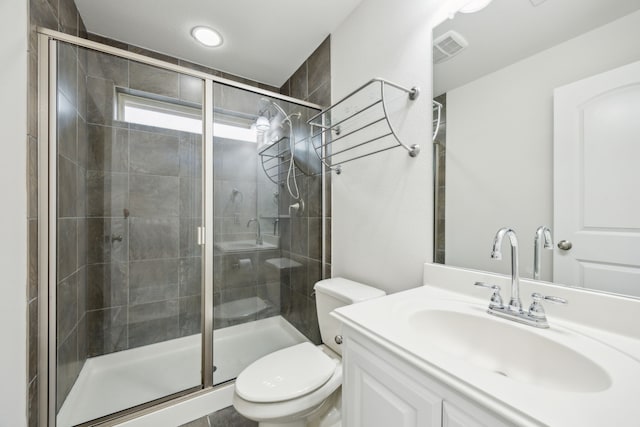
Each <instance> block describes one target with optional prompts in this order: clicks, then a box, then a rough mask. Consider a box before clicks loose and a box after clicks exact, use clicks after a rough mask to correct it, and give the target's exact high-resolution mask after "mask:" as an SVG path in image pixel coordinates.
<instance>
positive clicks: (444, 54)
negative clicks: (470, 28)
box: [433, 31, 469, 64]
mask: <svg viewBox="0 0 640 427" xmlns="http://www.w3.org/2000/svg"><path fill="white" fill-rule="evenodd" d="M468 45H469V43H467V41H466V40H465V39H464V37H462V36H461V35H460V34H458V33H456V32H455V31H447V32H446V33H444V34H443V35H441V36H440V37H438V38H437V39H435V40H434V41H433V63H434V64H439V63H441V62H444V61H446V60H448V59H450V58H453V57H454V56H456V55H457V54H459V53H460V52H462V50H463V49H464V48H465V47H467V46H468Z"/></svg>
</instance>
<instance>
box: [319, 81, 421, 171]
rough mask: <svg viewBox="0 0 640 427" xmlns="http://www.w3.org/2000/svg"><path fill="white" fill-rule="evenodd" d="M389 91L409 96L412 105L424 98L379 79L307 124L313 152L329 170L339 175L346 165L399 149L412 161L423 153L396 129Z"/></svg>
mask: <svg viewBox="0 0 640 427" xmlns="http://www.w3.org/2000/svg"><path fill="white" fill-rule="evenodd" d="M386 87H391V88H394V89H396V90H397V91H399V93H400V94H403V93H404V94H403V95H408V97H409V100H411V101H413V100H415V99H416V98H418V95H419V94H420V90H419V89H418V88H417V87H412V88H411V89H407V88H405V87H403V86H400V85H397V84H395V83H392V82H390V81H388V80H385V79H381V78H375V79H372V80H370V81H369V82H367V83H365V84H364V85H362V86H360V87H359V88H358V89H356V90H354V91H353V92H351V93H350V94H349V95H347V96H345V97H344V98H342V99H341V100H340V101H338V102H336V103H335V104H333V105H331V106H330V107H328V108H326V109H324V110H322V111H321V112H320V113H318V114H316V115H315V116H313V117H311V118H310V119H309V120H308V121H307V124H309V125H311V135H312V136H311V137H310V138H309V139H310V140H311V144H312V145H313V149H314V151H315V153H316V154H317V155H318V157H319V158H320V161H322V163H323V164H324V165H325V166H326V167H328V168H329V169H331V170H335V171H336V172H337V173H338V174H339V173H340V172H341V170H342V166H341V165H343V164H345V163H348V162H351V161H353V160H357V159H360V158H363V157H367V156H370V155H373V154H377V153H381V152H383V151H387V150H391V149H392V148H397V147H402V148H404V149H405V150H407V152H408V153H409V156H411V157H416V156H417V155H418V154H419V153H420V147H419V146H418V145H417V144H414V145H411V146H409V145H406V144H404V143H403V142H402V141H401V140H400V138H399V136H398V134H397V132H396V130H395V129H394V127H393V124H392V123H391V120H390V118H389V112H388V108H389V107H388V99H387V96H388V94H387V93H386V91H385V88H386ZM316 129H320V131H318V132H316ZM338 142H340V145H338V144H337V143H338ZM372 143H373V144H372ZM369 144H371V145H369Z"/></svg>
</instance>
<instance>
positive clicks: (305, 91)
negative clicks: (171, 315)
mask: <svg viewBox="0 0 640 427" xmlns="http://www.w3.org/2000/svg"><path fill="white" fill-rule="evenodd" d="M330 49H331V37H330V36H329V37H327V38H326V39H325V40H324V41H323V42H322V43H321V44H320V46H318V48H317V49H316V50H315V51H314V52H313V54H311V56H309V58H308V59H307V60H306V61H305V62H304V63H303V64H302V65H301V66H300V67H299V68H298V69H297V70H296V72H295V73H293V75H292V76H291V77H290V78H289V79H288V80H287V81H286V82H285V84H284V85H283V86H282V87H281V88H280V93H282V94H284V95H289V96H292V97H295V98H299V99H303V100H305V101H309V102H313V103H316V104H319V105H321V106H324V107H327V106H329V105H331V50H330ZM306 119H308V117H306V118H304V120H306ZM308 154H309V155H310V156H315V154H314V153H308ZM314 161H316V160H314ZM325 179H326V181H325V188H326V196H325V197H326V201H327V206H326V215H325V217H324V218H323V216H322V177H321V176H303V177H301V179H300V184H301V185H300V189H301V196H302V198H303V199H304V201H305V203H306V204H307V209H306V210H305V212H304V214H303V215H302V216H300V217H299V216H296V215H292V217H291V219H290V220H288V221H286V220H285V221H282V222H281V224H280V226H281V242H282V248H283V255H282V256H283V257H287V258H291V259H293V260H294V261H297V262H298V263H300V264H301V266H300V267H297V268H293V269H289V270H283V272H282V277H281V282H282V288H281V314H282V315H283V317H285V318H286V319H287V320H288V321H289V322H290V323H291V324H293V325H294V326H295V327H296V328H297V329H298V330H300V331H301V332H302V333H303V334H305V335H306V336H307V337H308V338H309V339H311V340H312V341H313V342H315V343H316V344H320V343H321V338H320V330H319V328H318V317H317V312H316V303H315V298H313V297H312V291H313V285H314V284H315V283H316V282H317V281H318V280H321V279H323V278H327V277H329V276H330V274H331V273H330V272H331V264H330V262H331V252H330V249H331V237H330V236H331V203H330V202H331V191H330V189H331V172H327V174H326V178H325ZM281 195H282V196H281V197H280V207H279V210H280V214H281V215H287V214H288V209H289V205H290V204H291V203H293V200H292V199H291V197H290V196H289V195H288V194H287V192H286V191H282V192H281ZM323 221H324V222H325V224H326V233H327V239H326V242H325V244H326V248H327V262H326V263H325V264H323V263H322V222H323Z"/></svg>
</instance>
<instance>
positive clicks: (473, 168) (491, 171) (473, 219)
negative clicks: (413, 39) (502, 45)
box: [445, 12, 640, 280]
mask: <svg viewBox="0 0 640 427" xmlns="http://www.w3.org/2000/svg"><path fill="white" fill-rule="evenodd" d="M638 28H640V12H636V13H634V14H631V15H629V16H627V17H624V18H622V19H619V20H617V21H614V22H613V23H610V24H608V25H606V26H604V27H600V28H598V29H596V30H593V31H591V32H589V33H586V34H584V35H582V36H580V37H577V38H575V39H572V40H569V41H567V42H565V43H562V44H560V45H558V46H555V47H553V48H551V49H548V50H546V51H544V52H541V53H539V54H536V55H534V56H531V57H529V58H527V59H525V60H523V61H520V62H518V63H516V64H513V65H511V66H508V67H506V68H503V69H502V70H499V71H497V72H494V73H492V74H490V75H487V76H485V77H482V78H480V79H478V80H476V81H474V82H471V83H469V84H467V85H464V86H462V87H460V88H457V89H454V90H451V91H449V92H448V94H447V168H446V174H447V176H446V185H447V195H446V214H445V215H446V231H445V232H446V263H447V264H449V265H454V266H463V267H469V268H475V269H479V270H488V271H497V272H507V271H509V270H510V261H509V259H510V258H509V255H508V254H507V255H506V256H505V257H504V258H503V261H502V262H497V261H493V260H491V259H490V258H489V254H490V250H491V242H492V239H493V236H494V235H495V232H496V231H497V230H498V229H499V228H500V227H504V226H510V227H513V228H514V229H515V230H516V232H518V237H519V241H520V249H521V251H520V264H521V273H522V274H523V275H524V276H527V277H531V276H532V269H533V238H534V233H535V230H536V228H537V227H538V226H540V225H548V226H553V224H552V223H553V203H552V202H553V89H554V88H556V87H558V86H562V85H565V84H568V83H570V82H573V81H576V80H579V79H582V78H585V77H588V76H592V75H594V74H598V73H601V72H604V71H607V70H610V69H612V68H615V67H619V66H621V65H624V64H628V63H630V62H633V61H637V60H640V44H639V43H638ZM506 159H508V161H507V160H506ZM555 237H557V238H556V240H559V239H561V238H562V236H555ZM505 249H506V247H505ZM544 255H545V257H544V258H543V273H544V274H543V278H544V279H547V280H549V279H550V277H551V271H552V265H551V262H552V259H551V251H545V254H544Z"/></svg>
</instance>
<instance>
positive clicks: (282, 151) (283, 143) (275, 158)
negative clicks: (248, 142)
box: [258, 137, 303, 184]
mask: <svg viewBox="0 0 640 427" xmlns="http://www.w3.org/2000/svg"><path fill="white" fill-rule="evenodd" d="M258 155H259V156H260V163H261V164H262V170H263V171H264V173H265V174H266V175H267V178H269V180H270V181H271V182H273V183H274V184H283V183H284V182H285V180H286V179H287V173H288V172H289V162H291V151H290V150H289V138H288V137H282V138H280V139H279V140H277V141H275V142H272V143H270V144H267V145H265V146H264V147H262V148H260V149H259V150H258ZM294 165H295V163H294ZM301 175H303V174H302V173H301V172H299V171H298V170H297V169H296V177H299V176H301Z"/></svg>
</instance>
